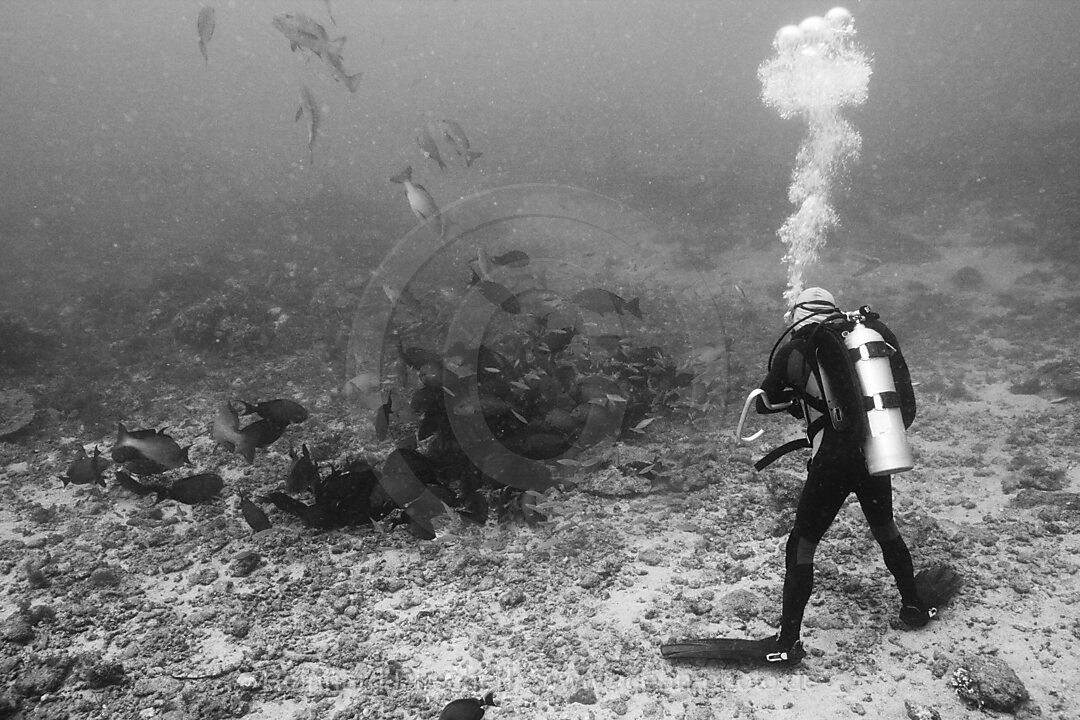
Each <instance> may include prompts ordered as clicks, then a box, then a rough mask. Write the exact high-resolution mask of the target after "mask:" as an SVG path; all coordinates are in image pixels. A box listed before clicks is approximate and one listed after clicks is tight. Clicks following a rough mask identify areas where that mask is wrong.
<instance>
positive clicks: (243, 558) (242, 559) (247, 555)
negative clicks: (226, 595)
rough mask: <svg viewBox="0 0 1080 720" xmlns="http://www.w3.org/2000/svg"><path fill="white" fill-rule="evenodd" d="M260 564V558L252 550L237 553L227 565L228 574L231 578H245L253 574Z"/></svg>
mask: <svg viewBox="0 0 1080 720" xmlns="http://www.w3.org/2000/svg"><path fill="white" fill-rule="evenodd" d="M261 562H262V557H261V556H260V555H259V553H257V552H255V551H254V550H243V551H241V552H238V553H237V554H236V556H235V557H233V560H232V562H231V563H229V574H230V575H232V576H233V577H247V576H248V575H250V574H251V573H253V572H255V569H256V568H258V567H259V563H261Z"/></svg>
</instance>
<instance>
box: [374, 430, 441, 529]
mask: <svg viewBox="0 0 1080 720" xmlns="http://www.w3.org/2000/svg"><path fill="white" fill-rule="evenodd" d="M409 460H410V458H409V457H408V456H407V454H406V452H405V451H403V450H401V449H398V450H395V451H394V452H392V453H390V454H389V455H388V456H387V458H386V461H385V462H384V463H383V468H382V475H381V476H380V477H379V484H380V486H381V487H382V489H383V491H384V492H385V493H386V495H387V496H388V497H389V498H390V499H391V500H393V501H394V503H395V504H396V505H397V506H398V507H400V508H402V509H403V510H404V511H405V512H406V513H407V514H408V516H409V518H410V520H412V521H413V522H416V523H419V525H420V526H421V527H423V528H424V529H425V530H427V531H428V532H433V530H434V529H433V526H432V524H431V521H432V519H434V518H435V517H436V516H437V515H441V514H442V513H443V511H444V508H443V504H442V501H441V500H439V498H438V497H437V496H436V495H435V494H434V493H433V492H432V491H431V489H430V488H429V487H428V485H427V484H425V483H424V482H423V480H422V479H421V478H420V477H418V476H417V473H416V472H415V471H414V470H413V468H412V464H411V463H410V462H409Z"/></svg>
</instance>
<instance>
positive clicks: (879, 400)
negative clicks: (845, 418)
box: [863, 391, 900, 412]
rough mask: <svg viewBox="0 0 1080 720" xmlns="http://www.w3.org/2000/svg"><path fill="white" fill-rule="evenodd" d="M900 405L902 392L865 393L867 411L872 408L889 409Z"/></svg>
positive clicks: (864, 399) (864, 401)
mask: <svg viewBox="0 0 1080 720" xmlns="http://www.w3.org/2000/svg"><path fill="white" fill-rule="evenodd" d="M898 407H900V393H898V392H896V391H890V392H883V393H878V394H877V395H864V396H863V408H865V409H866V411H867V412H870V411H871V410H888V409H889V408H898Z"/></svg>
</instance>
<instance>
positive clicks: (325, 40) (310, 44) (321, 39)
mask: <svg viewBox="0 0 1080 720" xmlns="http://www.w3.org/2000/svg"><path fill="white" fill-rule="evenodd" d="M270 24H271V25H273V26H274V28H275V29H276V30H277V31H278V32H280V33H281V34H282V35H284V36H285V38H286V39H287V40H288V41H289V49H290V50H292V51H293V52H296V51H297V50H299V49H304V50H309V51H310V52H313V53H315V54H316V55H318V56H319V57H321V58H323V59H324V60H325V59H326V58H327V57H338V58H340V57H341V51H342V49H343V47H344V45H345V40H346V38H345V36H341V37H339V38H337V39H334V40H331V39H330V34H329V33H328V32H326V28H324V27H323V26H322V25H320V24H319V23H317V22H315V21H314V20H312V19H311V18H309V17H308V16H307V15H304V14H303V13H281V14H280V15H275V16H274V19H273V20H271V21H270Z"/></svg>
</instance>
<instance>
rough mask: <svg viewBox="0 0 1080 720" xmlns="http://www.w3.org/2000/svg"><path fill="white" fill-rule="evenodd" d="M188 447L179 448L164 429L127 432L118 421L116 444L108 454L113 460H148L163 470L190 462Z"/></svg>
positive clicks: (122, 461)
mask: <svg viewBox="0 0 1080 720" xmlns="http://www.w3.org/2000/svg"><path fill="white" fill-rule="evenodd" d="M190 449H191V446H190V445H188V446H187V447H185V448H181V447H180V445H178V444H177V442H176V441H175V440H173V439H172V437H170V436H169V435H166V434H165V431H164V430H151V429H147V430H132V431H131V432H128V429H127V428H125V427H124V423H120V425H119V428H118V429H117V433H116V444H114V445H113V447H112V450H111V451H110V454H111V455H112V459H113V460H114V461H115V462H120V463H126V462H129V461H135V462H137V461H139V460H148V461H150V463H152V464H154V465H158V466H160V467H162V468H163V469H165V470H172V469H174V468H178V467H180V466H181V465H190V464H191V460H190V459H188V450H190ZM144 474H151V473H144Z"/></svg>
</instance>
